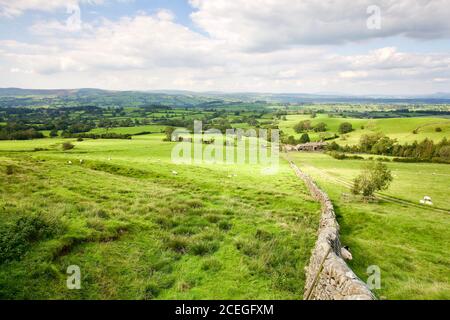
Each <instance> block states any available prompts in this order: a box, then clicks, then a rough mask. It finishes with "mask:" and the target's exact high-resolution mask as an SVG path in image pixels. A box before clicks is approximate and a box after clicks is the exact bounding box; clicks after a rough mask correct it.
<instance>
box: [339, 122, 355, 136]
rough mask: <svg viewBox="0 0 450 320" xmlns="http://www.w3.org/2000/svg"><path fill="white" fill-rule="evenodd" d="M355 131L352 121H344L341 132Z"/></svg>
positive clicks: (340, 127)
mask: <svg viewBox="0 0 450 320" xmlns="http://www.w3.org/2000/svg"><path fill="white" fill-rule="evenodd" d="M352 131H353V126H352V124H351V123H350V122H342V123H341V124H340V126H339V133H341V134H345V133H349V132H352Z"/></svg>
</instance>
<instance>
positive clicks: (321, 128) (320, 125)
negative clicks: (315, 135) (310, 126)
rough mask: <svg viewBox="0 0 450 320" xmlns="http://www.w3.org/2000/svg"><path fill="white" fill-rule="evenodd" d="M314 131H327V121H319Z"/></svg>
mask: <svg viewBox="0 0 450 320" xmlns="http://www.w3.org/2000/svg"><path fill="white" fill-rule="evenodd" d="M314 131H315V132H325V131H327V125H326V123H323V122H319V123H318V124H316V125H315V126H314Z"/></svg>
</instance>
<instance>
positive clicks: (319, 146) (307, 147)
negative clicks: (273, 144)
mask: <svg viewBox="0 0 450 320" xmlns="http://www.w3.org/2000/svg"><path fill="white" fill-rule="evenodd" d="M326 146H327V143H326V142H308V143H303V144H298V145H296V146H293V145H290V144H287V145H285V146H284V150H285V151H287V152H289V151H320V150H324V149H325V147H326Z"/></svg>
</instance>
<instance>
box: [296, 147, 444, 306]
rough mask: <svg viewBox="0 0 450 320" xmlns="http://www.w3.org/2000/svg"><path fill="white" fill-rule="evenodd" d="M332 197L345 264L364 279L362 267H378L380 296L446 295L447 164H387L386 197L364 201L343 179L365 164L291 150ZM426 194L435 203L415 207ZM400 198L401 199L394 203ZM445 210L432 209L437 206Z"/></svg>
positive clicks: (430, 297) (429, 296)
mask: <svg viewBox="0 0 450 320" xmlns="http://www.w3.org/2000/svg"><path fill="white" fill-rule="evenodd" d="M289 157H290V158H291V159H292V160H294V162H295V163H296V164H297V165H298V166H299V167H300V168H301V169H303V170H304V171H305V172H307V173H308V174H310V175H311V176H312V177H313V178H314V179H315V180H316V181H317V182H318V184H319V186H320V187H321V188H323V189H324V190H325V191H326V192H328V194H329V195H330V197H331V199H332V201H333V203H334V205H335V209H336V213H337V216H338V221H339V223H340V226H341V235H342V237H341V240H342V243H343V245H348V246H350V248H351V250H352V253H353V258H354V259H353V261H350V262H349V265H350V266H351V267H352V268H353V270H354V271H355V272H356V273H357V274H358V276H360V277H361V278H362V279H366V278H367V274H366V269H367V267H368V266H370V265H378V266H379V267H380V269H381V289H380V290H375V293H376V294H377V295H378V297H380V298H382V299H450V273H449V272H448V271H449V270H450V258H449V253H450V252H449V248H450V233H449V232H448V231H449V229H450V202H449V201H448V188H449V181H450V167H449V166H448V165H446V164H429V163H420V164H417V163H393V162H392V163H388V166H389V168H390V169H391V170H392V173H393V176H394V181H393V183H392V186H391V187H390V188H389V190H387V191H385V192H383V194H384V195H387V196H388V197H387V198H385V199H384V200H378V201H375V202H363V201H362V200H359V199H357V198H354V197H353V196H351V195H349V194H350V191H349V188H348V187H347V183H349V182H351V179H352V178H353V177H355V176H356V175H357V174H358V173H359V172H360V169H361V167H362V165H363V164H364V162H365V161H361V160H336V159H334V158H332V157H330V156H328V155H325V154H321V153H289ZM425 195H427V196H430V197H431V198H432V199H433V203H434V206H433V207H424V206H420V205H419V200H420V199H423V197H424V196H425ZM398 200H401V202H398ZM437 207H439V208H443V209H445V210H436V208H437Z"/></svg>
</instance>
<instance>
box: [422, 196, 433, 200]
mask: <svg viewBox="0 0 450 320" xmlns="http://www.w3.org/2000/svg"><path fill="white" fill-rule="evenodd" d="M423 200H425V201H431V197H429V196H425V197H423Z"/></svg>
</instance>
